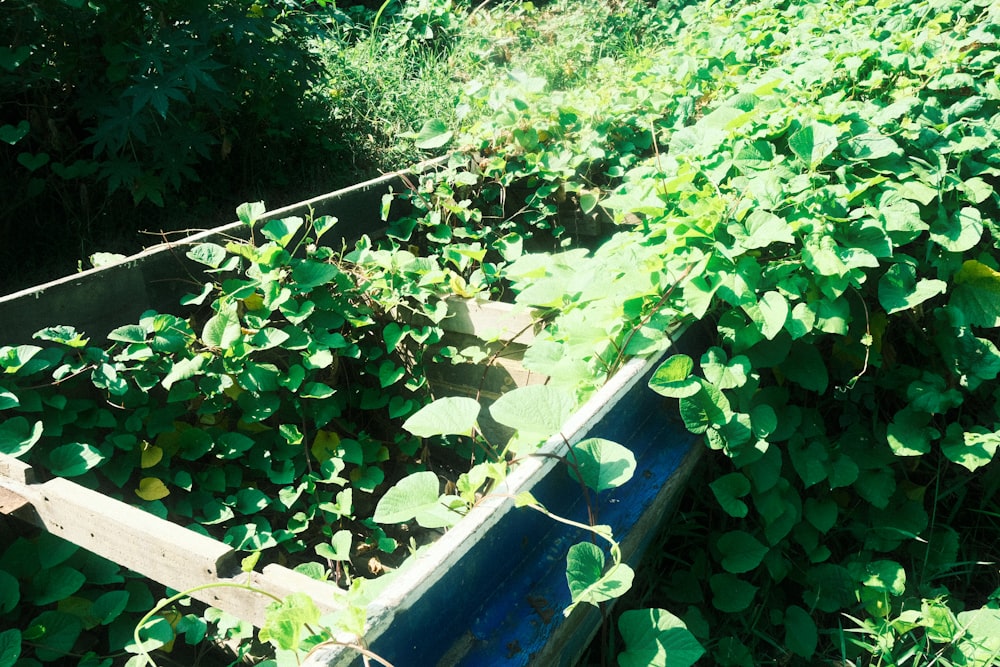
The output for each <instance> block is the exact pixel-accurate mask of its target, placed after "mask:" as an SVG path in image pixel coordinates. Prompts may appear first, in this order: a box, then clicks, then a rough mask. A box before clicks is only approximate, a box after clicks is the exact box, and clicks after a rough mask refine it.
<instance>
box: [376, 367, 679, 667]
mask: <svg viewBox="0 0 1000 667" xmlns="http://www.w3.org/2000/svg"><path fill="white" fill-rule="evenodd" d="M650 372H651V371H650ZM647 378H648V374H647V376H646V377H644V378H643V379H642V380H641V381H640V382H638V383H637V384H636V385H635V386H633V387H632V389H631V390H630V391H629V392H628V394H627V395H626V396H624V397H623V398H622V399H621V401H620V402H619V404H618V405H617V406H616V407H615V409H613V410H612V411H610V412H609V413H608V414H607V415H606V416H605V417H604V418H603V419H602V420H601V421H600V422H599V423H598V424H597V425H596V426H595V428H594V429H593V430H592V431H591V432H590V433H589V434H588V436H587V437H603V438H607V439H609V440H615V441H617V442H620V443H621V444H623V445H626V446H627V447H629V448H630V449H631V450H632V451H633V453H634V454H635V456H636V460H637V470H636V475H635V477H633V479H632V480H630V481H629V482H628V483H627V484H625V485H623V486H622V487H620V488H618V489H613V490H609V491H606V492H603V493H601V494H600V496H599V497H598V498H597V499H596V502H595V507H596V509H597V513H598V516H597V520H598V523H602V524H608V525H611V526H612V528H613V529H614V532H615V535H616V537H617V538H618V539H620V540H621V539H625V538H626V537H629V538H631V540H632V543H633V544H632V549H631V554H629V555H628V556H627V561H628V562H630V564H632V565H635V564H636V562H637V561H638V559H639V558H640V557H641V554H642V551H643V550H644V548H645V546H646V544H648V542H649V540H650V539H651V538H652V537H653V535H654V531H653V530H649V531H648V532H647V533H646V534H642V535H634V534H632V535H630V531H633V529H634V527H635V526H636V525H637V523H638V522H639V521H640V518H641V517H642V515H643V514H644V513H645V512H647V511H648V510H649V509H650V508H651V507H652V506H653V505H654V502H655V501H656V498H657V496H658V494H660V492H661V490H662V489H663V486H664V484H665V483H666V482H667V481H668V480H670V479H671V477H672V476H673V475H674V474H675V473H676V472H677V471H678V469H679V468H680V467H681V466H682V463H683V462H684V461H685V459H686V457H688V456H689V455H690V454H691V453H692V448H693V443H694V438H693V436H691V435H690V434H689V433H688V432H687V430H686V429H685V428H684V426H683V424H682V423H680V422H679V420H677V418H676V416H675V415H676V410H671V409H670V408H669V406H668V405H667V404H666V401H665V400H664V399H663V398H662V397H660V396H658V395H657V394H655V393H654V392H652V391H651V390H649V389H648V387H647V386H646V379H647ZM532 493H533V494H534V495H535V497H536V498H537V499H538V500H539V501H540V502H541V503H542V504H543V505H544V506H545V507H546V508H548V509H549V510H550V511H552V512H553V513H556V514H558V515H560V516H565V517H568V518H571V519H574V520H576V521H580V522H587V506H586V503H585V502H584V500H583V495H582V492H581V488H580V485H579V482H577V481H575V480H573V479H572V478H571V477H570V476H569V474H568V473H567V472H565V471H564V469H563V470H559V469H557V470H556V471H555V472H554V473H552V474H549V475H547V476H546V477H545V479H544V480H542V481H541V482H539V483H538V484H537V485H536V486H535V487H534V489H532ZM646 518H647V520H648V519H649V517H646ZM657 518H659V517H657ZM647 523H648V521H647ZM657 523H658V521H655V520H654V521H652V522H651V523H649V525H654V526H655V525H656V524H657ZM589 539H590V535H589V533H587V532H586V531H583V530H580V529H576V528H573V527H570V526H566V525H565V524H561V523H558V522H555V521H553V520H551V519H549V518H547V517H545V516H543V515H542V514H540V513H538V512H535V511H532V510H530V509H521V510H517V511H513V512H509V513H508V514H507V515H506V516H505V517H504V518H503V519H502V520H501V522H500V523H499V524H498V525H497V526H495V527H494V528H493V529H492V530H490V531H489V532H488V534H486V535H484V536H483V537H482V538H481V539H480V540H479V541H478V542H477V543H476V545H475V546H474V547H473V549H472V550H471V551H470V552H469V553H468V554H467V555H466V556H465V557H463V558H462V560H461V564H460V566H459V567H453V568H452V570H453V571H451V572H449V573H448V574H447V576H445V577H442V579H441V580H440V581H438V582H437V583H436V584H435V585H434V586H432V587H431V588H430V589H428V590H427V591H426V592H425V593H424V594H423V595H422V596H421V597H420V599H419V600H418V601H417V602H415V603H414V604H413V605H412V606H410V607H409V608H408V609H406V610H405V611H402V612H400V613H399V614H398V615H397V616H396V618H395V620H394V621H393V623H392V626H391V628H390V629H389V630H388V631H387V632H385V633H384V634H382V635H381V636H380V637H378V638H377V639H376V640H374V641H373V642H372V644H371V648H372V650H374V651H375V652H376V653H377V654H379V655H380V656H383V657H385V658H387V659H388V660H389V661H390V662H392V663H393V664H396V665H439V664H440V665H462V666H466V667H473V666H483V667H492V666H499V665H503V666H508V665H509V666H511V667H513V666H517V665H529V664H533V663H532V660H533V659H534V658H536V656H539V655H541V654H542V653H543V652H546V651H547V652H548V655H547V656H546V658H545V662H544V663H534V664H544V665H546V667H548V665H558V664H567V665H568V664H573V661H575V659H576V657H577V656H578V655H579V653H580V652H581V651H582V650H583V648H585V646H586V644H587V643H588V642H589V641H590V638H591V637H592V635H593V632H594V631H595V630H596V628H597V625H598V624H599V622H600V614H599V612H597V610H592V611H593V616H592V618H590V619H589V620H584V621H582V622H578V623H577V625H578V626H579V627H577V628H575V629H574V630H572V632H571V635H572V636H570V637H566V636H563V637H561V638H559V639H558V642H559V643H560V644H561V645H563V646H564V648H556V649H555V650H552V647H551V646H550V645H551V643H552V641H553V637H555V636H556V635H558V634H560V633H562V634H564V635H565V634H566V628H565V627H563V626H564V624H565V623H566V621H565V619H564V617H563V615H562V610H563V609H564V608H565V607H566V606H567V605H568V604H569V602H570V597H569V589H568V587H567V584H566V560H565V558H566V553H567V550H568V549H569V547H570V546H571V545H573V544H575V543H577V542H580V541H585V540H589ZM578 609H579V610H580V611H581V612H583V613H587V611H588V610H587V608H585V607H581V608H578Z"/></svg>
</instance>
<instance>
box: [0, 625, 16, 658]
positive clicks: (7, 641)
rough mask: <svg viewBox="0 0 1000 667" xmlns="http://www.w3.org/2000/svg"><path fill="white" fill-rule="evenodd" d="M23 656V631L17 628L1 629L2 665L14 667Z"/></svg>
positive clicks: (0, 651)
mask: <svg viewBox="0 0 1000 667" xmlns="http://www.w3.org/2000/svg"><path fill="white" fill-rule="evenodd" d="M20 657H21V631H20V630H18V629H17V628H11V629H10V630H3V631H0V667H13V666H14V663H16V662H17V660H18V658H20Z"/></svg>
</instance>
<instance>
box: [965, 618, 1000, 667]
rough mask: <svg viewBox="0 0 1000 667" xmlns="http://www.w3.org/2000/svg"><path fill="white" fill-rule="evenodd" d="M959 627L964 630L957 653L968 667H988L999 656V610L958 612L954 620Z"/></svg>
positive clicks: (994, 662)
mask: <svg viewBox="0 0 1000 667" xmlns="http://www.w3.org/2000/svg"><path fill="white" fill-rule="evenodd" d="M956 620H957V622H958V625H959V627H961V628H963V629H964V630H965V633H964V634H963V636H962V638H961V639H960V640H959V641H958V642H957V648H958V651H959V652H960V653H961V654H962V656H963V657H964V662H960V661H958V660H955V661H954V664H965V665H969V667H990V665H994V664H996V660H997V657H998V656H1000V609H991V608H989V607H982V608H980V609H971V610H969V611H963V612H959V613H958V615H957V618H956Z"/></svg>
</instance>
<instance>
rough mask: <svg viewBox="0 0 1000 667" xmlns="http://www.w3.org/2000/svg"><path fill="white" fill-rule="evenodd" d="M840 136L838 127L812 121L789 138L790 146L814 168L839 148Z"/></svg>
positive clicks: (811, 168)
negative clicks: (838, 140) (838, 139)
mask: <svg viewBox="0 0 1000 667" xmlns="http://www.w3.org/2000/svg"><path fill="white" fill-rule="evenodd" d="M839 136H840V132H839V131H838V130H837V128H835V127H833V126H831V125H827V124H826V123H820V122H812V123H810V124H809V125H806V126H804V127H802V128H801V129H799V130H798V131H797V132H796V133H795V134H793V135H792V136H791V137H789V138H788V147H789V148H790V149H792V152H793V153H795V155H796V156H798V157H799V159H801V160H802V161H803V162H805V163H806V165H808V166H809V169H810V170H813V169H816V167H818V166H819V164H820V163H821V162H822V161H823V160H824V159H825V158H826V157H827V156H829V155H830V154H831V153H833V151H834V150H835V149H836V148H837V138H838V137H839Z"/></svg>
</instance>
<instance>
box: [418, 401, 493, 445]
mask: <svg viewBox="0 0 1000 667" xmlns="http://www.w3.org/2000/svg"><path fill="white" fill-rule="evenodd" d="M480 409H481V408H480V405H479V402H478V401H476V400H475V399H472V398H466V397H463V396H448V397H445V398H439V399H437V400H435V401H432V402H431V403H428V404H427V405H425V406H424V407H422V408H420V410H418V411H417V412H416V413H414V414H413V415H412V416H410V418H409V419H407V420H406V421H405V422H403V428H404V429H406V430H407V431H409V432H410V433H412V434H413V435H415V436H417V437H418V438H430V437H433V436H436V435H471V434H472V431H473V429H475V427H476V420H477V419H479V411H480Z"/></svg>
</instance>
